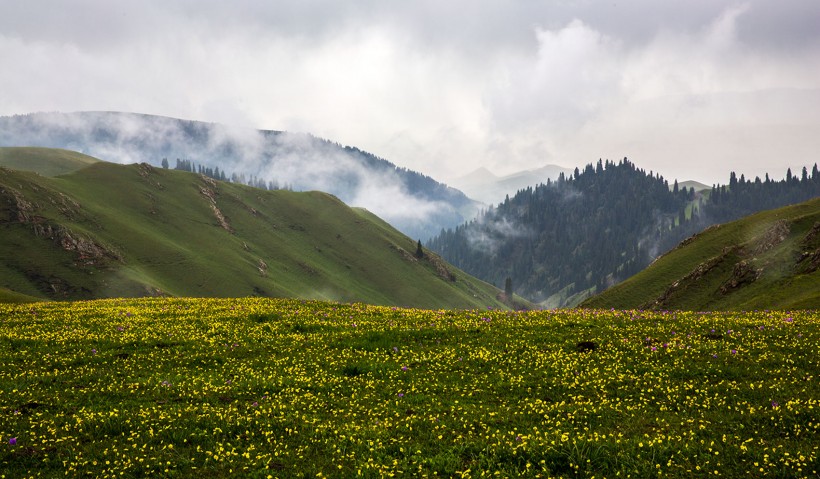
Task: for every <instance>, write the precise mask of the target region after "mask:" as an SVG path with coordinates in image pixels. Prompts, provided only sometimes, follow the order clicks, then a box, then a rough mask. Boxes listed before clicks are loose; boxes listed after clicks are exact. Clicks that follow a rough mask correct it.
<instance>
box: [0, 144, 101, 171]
mask: <svg viewBox="0 0 820 479" xmlns="http://www.w3.org/2000/svg"><path fill="white" fill-rule="evenodd" d="M98 161H99V160H98V159H96V158H93V157H91V156H88V155H84V154H82V153H77V152H76V151H71V150H61V149H56V148H38V147H5V148H2V147H0V165H2V166H5V167H7V168H11V169H13V170H23V171H34V172H36V173H39V174H41V175H43V176H59V175H64V174H66V173H71V172H73V171H77V170H80V169H82V168H85V167H86V166H89V165H91V164H93V163H96V162H98Z"/></svg>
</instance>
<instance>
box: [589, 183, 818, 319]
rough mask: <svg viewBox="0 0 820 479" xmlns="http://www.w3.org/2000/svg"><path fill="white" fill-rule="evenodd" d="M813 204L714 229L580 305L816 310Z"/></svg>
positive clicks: (815, 210)
mask: <svg viewBox="0 0 820 479" xmlns="http://www.w3.org/2000/svg"><path fill="white" fill-rule="evenodd" d="M818 268H820V198H817V199H814V200H811V201H808V202H805V203H801V204H798V205H793V206H788V207H785V208H780V209H776V210H771V211H765V212H762V213H758V214H755V215H752V216H749V217H747V218H744V219H742V220H738V221H734V222H731V223H727V224H724V225H719V226H714V227H711V228H709V229H707V230H706V231H704V232H702V233H700V234H698V235H696V236H694V237H692V238H689V239H688V240H686V241H684V242H683V243H681V245H679V246H678V247H677V248H675V249H674V250H672V251H670V252H669V253H667V254H666V255H664V256H662V257H661V258H659V259H658V260H657V261H655V262H654V263H653V264H652V265H651V266H650V267H648V268H647V269H646V270H644V271H642V272H641V273H639V274H637V275H635V276H634V277H632V278H630V279H628V280H627V281H625V282H623V283H621V284H619V285H616V286H614V287H612V288H610V289H608V290H607V291H604V292H603V293H602V294H600V295H598V296H596V297H593V298H591V299H589V300H587V301H586V302H585V303H583V306H585V307H592V308H653V309H688V310H730V309H735V310H752V309H791V308H820V272H818Z"/></svg>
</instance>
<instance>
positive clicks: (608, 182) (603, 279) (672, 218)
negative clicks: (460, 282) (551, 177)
mask: <svg viewBox="0 0 820 479" xmlns="http://www.w3.org/2000/svg"><path fill="white" fill-rule="evenodd" d="M818 194H820V173H818V171H817V166H816V165H815V167H814V168H813V169H812V171H811V173H809V171H808V170H807V169H806V168H804V169H803V171H802V174H801V175H800V176H795V175H792V173H791V171H788V172H787V173H786V178H785V179H783V180H780V181H775V180H772V179H770V178H769V177H768V175H766V178H765V180H764V179H760V178H755V179H754V180H748V179H746V178H745V177H744V176H743V175H741V176H740V178H738V177H737V176H736V174H735V173H731V174H730V181H729V184H728V185H723V186H715V187H713V188H712V189H711V190H707V191H704V192H695V190H694V189H691V188H685V187H679V186H678V184H677V181H675V182H674V183H673V184H672V185H671V186H670V185H669V182H668V181H667V180H665V179H664V178H663V177H662V176H660V175H659V174H657V173H653V172H651V171H650V172H648V173H647V172H646V171H645V170H643V169H640V168H638V167H637V166H635V164H634V163H632V162H630V161H629V160H628V159H627V158H624V159H623V160H621V161H619V162H617V163H615V162H613V161H609V160H606V161H601V160H599V161H598V162H597V164H596V165H592V164H588V165H587V166H586V167H585V168H584V169H583V170H579V169H577V168H576V170H575V172H574V173H573V174H572V175H568V176H564V175H561V176H559V178H558V180H557V181H555V182H551V181H548V182H547V183H546V184H541V185H538V186H536V187H534V188H527V189H524V190H520V191H519V192H518V193H517V194H515V195H514V196H512V197H507V198H506V199H505V201H504V202H502V203H499V204H498V205H497V206H495V207H490V208H489V209H488V210H486V211H483V212H482V213H480V214H479V216H478V217H477V218H476V219H474V220H473V221H470V222H467V223H465V224H462V225H460V226H458V227H456V228H453V229H448V230H442V231H441V233H440V234H439V235H438V236H437V237H435V238H433V239H432V240H430V241H429V242H428V247H429V248H430V249H432V250H434V251H437V252H439V253H440V254H441V255H442V256H443V257H444V258H445V259H446V260H447V261H449V262H451V263H452V264H454V265H455V266H457V267H459V268H461V269H463V270H465V271H467V272H468V273H470V274H472V275H474V276H476V277H478V278H481V279H483V280H485V281H488V282H490V283H493V284H495V285H499V286H500V285H504V284H505V283H506V282H507V281H506V280H507V278H510V283H511V286H512V289H513V291H514V292H515V293H517V294H519V295H521V296H523V297H525V298H527V299H530V300H531V301H534V302H539V303H542V305H543V306H548V307H556V306H566V305H575V304H578V303H579V302H580V301H582V300H583V299H585V298H586V297H588V296H590V295H592V294H594V293H595V292H600V291H602V290H604V289H606V288H608V287H610V286H612V285H614V284H617V283H619V282H620V281H623V280H624V279H626V278H628V277H630V276H632V275H633V274H635V273H637V272H639V271H641V270H643V269H644V268H646V267H647V266H648V265H649V264H650V263H651V262H652V261H653V260H654V259H655V258H657V257H658V256H659V255H660V254H662V253H663V252H665V251H667V250H669V249H671V248H673V247H674V246H675V245H676V244H678V243H679V242H680V241H681V240H683V239H685V238H686V237H688V236H691V235H692V234H694V233H697V232H698V231H701V230H703V229H704V228H706V227H708V226H710V225H713V224H716V223H720V222H725V221H730V220H734V219H737V218H740V217H743V216H746V215H749V214H752V213H755V212H757V211H762V210H765V209H771V208H776V207H780V206H785V205H788V204H793V203H798V202H801V201H805V200H807V199H810V198H813V197H815V196H818Z"/></svg>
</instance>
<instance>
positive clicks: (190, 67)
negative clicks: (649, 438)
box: [0, 0, 820, 184]
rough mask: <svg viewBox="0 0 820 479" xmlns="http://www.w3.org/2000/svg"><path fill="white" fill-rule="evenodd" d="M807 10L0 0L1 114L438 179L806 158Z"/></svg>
mask: <svg viewBox="0 0 820 479" xmlns="http://www.w3.org/2000/svg"><path fill="white" fill-rule="evenodd" d="M818 23H820V3H818V2H816V1H813V0H795V1H790V2H788V3H786V4H784V3H781V2H772V1H766V0H750V1H747V2H743V3H738V2H735V1H723V0H718V1H707V0H695V1H691V2H683V3H678V4H670V3H669V2H656V1H650V0H635V1H629V2H617V3H615V4H607V5H603V4H601V3H600V2H588V1H581V0H578V1H567V2H507V1H500V0H498V1H489V0H480V1H470V2H467V1H466V0H465V1H456V2H445V3H442V2H434V1H432V0H423V1H419V2H381V1H375V0H365V1H356V2H335V1H334V2H330V1H327V0H310V1H305V2H286V3H285V2H263V1H252V0H240V1H236V2H229V3H226V2H217V1H207V0H206V1H194V0H177V1H171V2H166V1H159V0H156V1H152V0H147V1H144V2H108V1H103V0H81V1H79V2H71V3H67V2H60V1H57V0H50V1H49V0H43V1H37V2H11V1H0V58H3V59H4V68H3V70H2V71H0V91H3V92H4V94H3V95H0V114H2V115H9V114H19V113H28V112H33V111H80V110H116V111H136V112H145V113H152V114H160V115H166V116H172V117H177V118H190V119H198V120H205V121H214V122H220V123H224V124H229V125H236V126H240V127H253V128H262V129H274V130H288V131H294V132H300V131H301V132H310V133H312V134H314V135H317V136H320V137H323V138H330V139H332V140H335V141H339V142H341V143H344V144H351V145H356V146H358V147H360V148H362V149H364V150H367V151H372V152H374V153H376V154H378V155H379V156H381V157H384V158H387V159H389V160H390V161H393V162H395V163H397V164H399V165H400V166H404V167H407V168H411V169H414V170H419V171H423V172H424V173H426V174H428V175H431V176H433V177H436V178H437V179H444V180H446V179H448V178H454V177H458V176H461V175H463V174H464V173H466V172H468V171H471V170H473V169H476V168H477V167H479V166H485V167H487V168H489V169H491V170H493V171H495V172H496V173H498V174H507V173H511V172H513V171H516V170H521V169H530V168H536V167H539V166H542V165H544V164H547V163H555V164H560V165H562V166H567V167H574V166H579V165H583V164H585V163H588V162H593V161H596V160H597V159H598V158H611V159H616V158H622V157H624V156H628V157H629V158H630V159H632V160H633V161H635V162H636V163H637V164H638V165H639V166H641V167H642V168H645V169H647V170H654V171H659V172H661V173H662V174H663V175H664V176H665V177H667V178H678V179H681V180H684V179H695V180H699V181H702V182H705V183H709V184H711V183H714V182H719V181H720V182H725V181H727V178H728V171H730V170H735V171H737V172H738V173H741V172H743V173H745V174H746V176H747V177H754V176H755V175H760V176H762V175H763V174H764V173H765V172H769V173H770V174H771V175H772V176H775V177H779V176H781V175H783V174H784V173H785V170H786V168H787V167H792V169H793V170H794V169H795V168H799V167H802V166H803V165H805V164H811V163H813V162H814V161H815V157H816V152H817V150H818V146H820V144H818V139H817V135H816V133H815V132H816V131H820V30H818V29H817V28H816V25H817V24H818Z"/></svg>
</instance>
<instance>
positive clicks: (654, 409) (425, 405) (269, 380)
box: [0, 298, 820, 478]
mask: <svg viewBox="0 0 820 479" xmlns="http://www.w3.org/2000/svg"><path fill="white" fill-rule="evenodd" d="M819 344H820V318H818V315H817V314H816V313H813V312H797V313H794V314H792V313H784V312H775V313H767V312H757V313H734V312H733V313H708V314H699V313H691V312H687V313H654V312H643V313H638V312H634V311H632V312H630V311H626V312H621V311H593V310H558V311H540V312H534V311H531V312H504V311H497V310H495V311H487V310H486V309H483V310H472V311H442V310H438V311H430V310H416V309H402V308H393V307H374V306H366V305H362V304H352V305H347V304H338V303H323V302H312V301H296V300H269V299H262V298H248V299H173V298H172V299H168V298H151V299H141V300H128V301H122V300H105V301H94V302H77V303H46V304H37V305H35V306H34V307H32V306H31V305H24V306H8V305H0V391H2V394H0V412H2V414H3V420H2V421H0V438H2V442H0V475H3V474H5V475H7V476H8V477H22V476H24V477H29V476H35V475H42V476H45V477H57V476H59V477H64V476H66V475H67V476H69V477H129V478H130V477H180V478H181V477H208V478H221V477H268V476H272V477H281V478H288V477H370V478H377V477H394V476H396V477H434V476H438V477H510V478H512V477H593V476H594V477H639V478H644V477H672V478H692V477H712V476H720V477H736V478H746V477H783V478H785V477H795V478H801V477H817V474H818V471H820V443H818V441H817V438H818V434H820V402H818V398H820V382H818V380H817V379H818V378H817V363H816V361H817V357H818V353H820V350H818V345H819ZM12 439H13V441H12ZM12 442H13V444H12Z"/></svg>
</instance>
